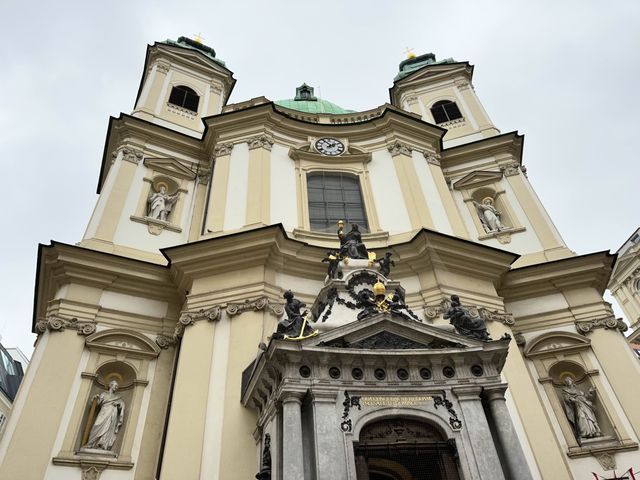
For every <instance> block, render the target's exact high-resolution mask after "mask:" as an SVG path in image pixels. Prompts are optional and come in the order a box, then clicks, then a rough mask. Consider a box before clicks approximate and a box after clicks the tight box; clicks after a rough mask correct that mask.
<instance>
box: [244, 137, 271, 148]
mask: <svg viewBox="0 0 640 480" xmlns="http://www.w3.org/2000/svg"><path fill="white" fill-rule="evenodd" d="M247 143H248V144H249V150H253V149H254V148H264V149H266V150H271V147H272V146H273V139H272V138H271V137H268V136H267V135H258V136H257V137H253V138H250V139H249V140H247Z"/></svg>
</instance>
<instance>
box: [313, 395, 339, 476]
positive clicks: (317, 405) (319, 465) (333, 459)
mask: <svg viewBox="0 0 640 480" xmlns="http://www.w3.org/2000/svg"><path fill="white" fill-rule="evenodd" d="M336 396H337V392H336V391H326V392H323V391H319V389H315V390H312V391H311V400H312V405H313V426H314V432H313V436H314V442H313V443H314V445H315V450H316V451H315V463H316V465H315V469H316V478H318V479H321V478H331V479H336V480H337V479H340V478H345V477H346V475H347V473H346V471H347V461H346V458H345V451H344V445H343V440H342V436H343V433H342V430H341V429H340V420H339V418H340V412H339V411H337V410H336Z"/></svg>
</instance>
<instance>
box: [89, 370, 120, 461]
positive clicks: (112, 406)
mask: <svg viewBox="0 0 640 480" xmlns="http://www.w3.org/2000/svg"><path fill="white" fill-rule="evenodd" d="M117 390H118V382H117V381H115V380H111V381H110V382H109V390H108V391H107V392H105V393H99V394H97V395H96V396H95V397H94V404H93V405H92V408H91V412H93V411H94V408H99V410H98V414H97V415H95V418H94V419H93V425H92V426H91V431H90V432H89V440H88V441H87V443H86V445H83V446H82V450H85V449H97V450H107V451H109V450H111V449H112V448H113V444H114V443H115V442H116V438H117V436H118V432H119V431H120V427H121V426H122V422H123V420H124V400H122V398H121V397H120V396H119V395H116V391H117ZM91 417H92V415H91V413H90V414H89V421H91Z"/></svg>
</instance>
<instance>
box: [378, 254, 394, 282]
mask: <svg viewBox="0 0 640 480" xmlns="http://www.w3.org/2000/svg"><path fill="white" fill-rule="evenodd" d="M391 255H392V253H391V252H387V253H385V254H384V257H382V258H381V259H379V260H376V263H377V264H378V265H379V266H380V273H381V274H382V275H384V276H385V277H389V274H390V273H391V267H395V266H396V262H394V261H393V260H391Z"/></svg>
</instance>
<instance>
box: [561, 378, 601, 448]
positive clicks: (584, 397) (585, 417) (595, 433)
mask: <svg viewBox="0 0 640 480" xmlns="http://www.w3.org/2000/svg"><path fill="white" fill-rule="evenodd" d="M595 395H596V389H595V388H594V387H591V388H590V389H589V391H588V392H587V393H584V392H583V391H581V390H579V389H578V387H576V386H575V384H574V383H573V378H571V377H570V376H569V375H567V376H566V377H564V385H563V387H562V400H563V402H562V403H563V406H564V411H565V413H566V415H567V419H568V420H569V422H570V423H571V426H572V427H573V431H574V432H575V434H576V438H577V439H578V442H580V441H581V440H582V439H583V438H594V437H600V436H602V432H601V431H600V425H598V420H597V419H596V409H595V405H594V399H595Z"/></svg>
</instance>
